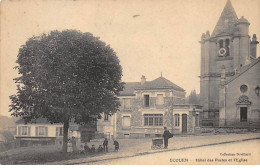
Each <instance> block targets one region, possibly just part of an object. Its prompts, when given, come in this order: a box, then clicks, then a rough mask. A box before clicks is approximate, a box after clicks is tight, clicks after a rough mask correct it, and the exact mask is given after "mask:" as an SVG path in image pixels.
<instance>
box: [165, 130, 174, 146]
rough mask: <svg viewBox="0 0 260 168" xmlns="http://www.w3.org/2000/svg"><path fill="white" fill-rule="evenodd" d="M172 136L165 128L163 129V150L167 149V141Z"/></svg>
mask: <svg viewBox="0 0 260 168" xmlns="http://www.w3.org/2000/svg"><path fill="white" fill-rule="evenodd" d="M172 137H173V135H172V134H171V133H170V132H169V130H168V129H167V127H164V133H163V141H164V148H165V149H167V148H168V139H169V138H172Z"/></svg>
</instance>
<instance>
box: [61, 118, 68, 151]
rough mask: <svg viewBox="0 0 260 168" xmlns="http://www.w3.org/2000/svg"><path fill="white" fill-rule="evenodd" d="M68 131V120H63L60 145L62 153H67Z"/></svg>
mask: <svg viewBox="0 0 260 168" xmlns="http://www.w3.org/2000/svg"><path fill="white" fill-rule="evenodd" d="M68 132H69V120H67V121H65V122H64V124H63V146H62V152H63V153H67V148H68Z"/></svg>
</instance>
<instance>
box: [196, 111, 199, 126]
mask: <svg viewBox="0 0 260 168" xmlns="http://www.w3.org/2000/svg"><path fill="white" fill-rule="evenodd" d="M198 126H199V115H198V114H196V116H195V127H198Z"/></svg>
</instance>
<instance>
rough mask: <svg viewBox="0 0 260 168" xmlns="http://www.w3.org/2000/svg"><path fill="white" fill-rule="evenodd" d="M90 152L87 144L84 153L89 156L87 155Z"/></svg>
mask: <svg viewBox="0 0 260 168" xmlns="http://www.w3.org/2000/svg"><path fill="white" fill-rule="evenodd" d="M89 152H91V150H90V148H89V147H88V145H87V143H85V145H84V153H85V154H87V153H89Z"/></svg>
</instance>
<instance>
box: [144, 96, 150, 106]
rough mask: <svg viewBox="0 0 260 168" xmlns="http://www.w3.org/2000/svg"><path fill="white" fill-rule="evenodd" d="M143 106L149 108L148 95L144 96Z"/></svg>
mask: <svg viewBox="0 0 260 168" xmlns="http://www.w3.org/2000/svg"><path fill="white" fill-rule="evenodd" d="M144 106H145V107H149V106H150V98H149V95H144Z"/></svg>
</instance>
